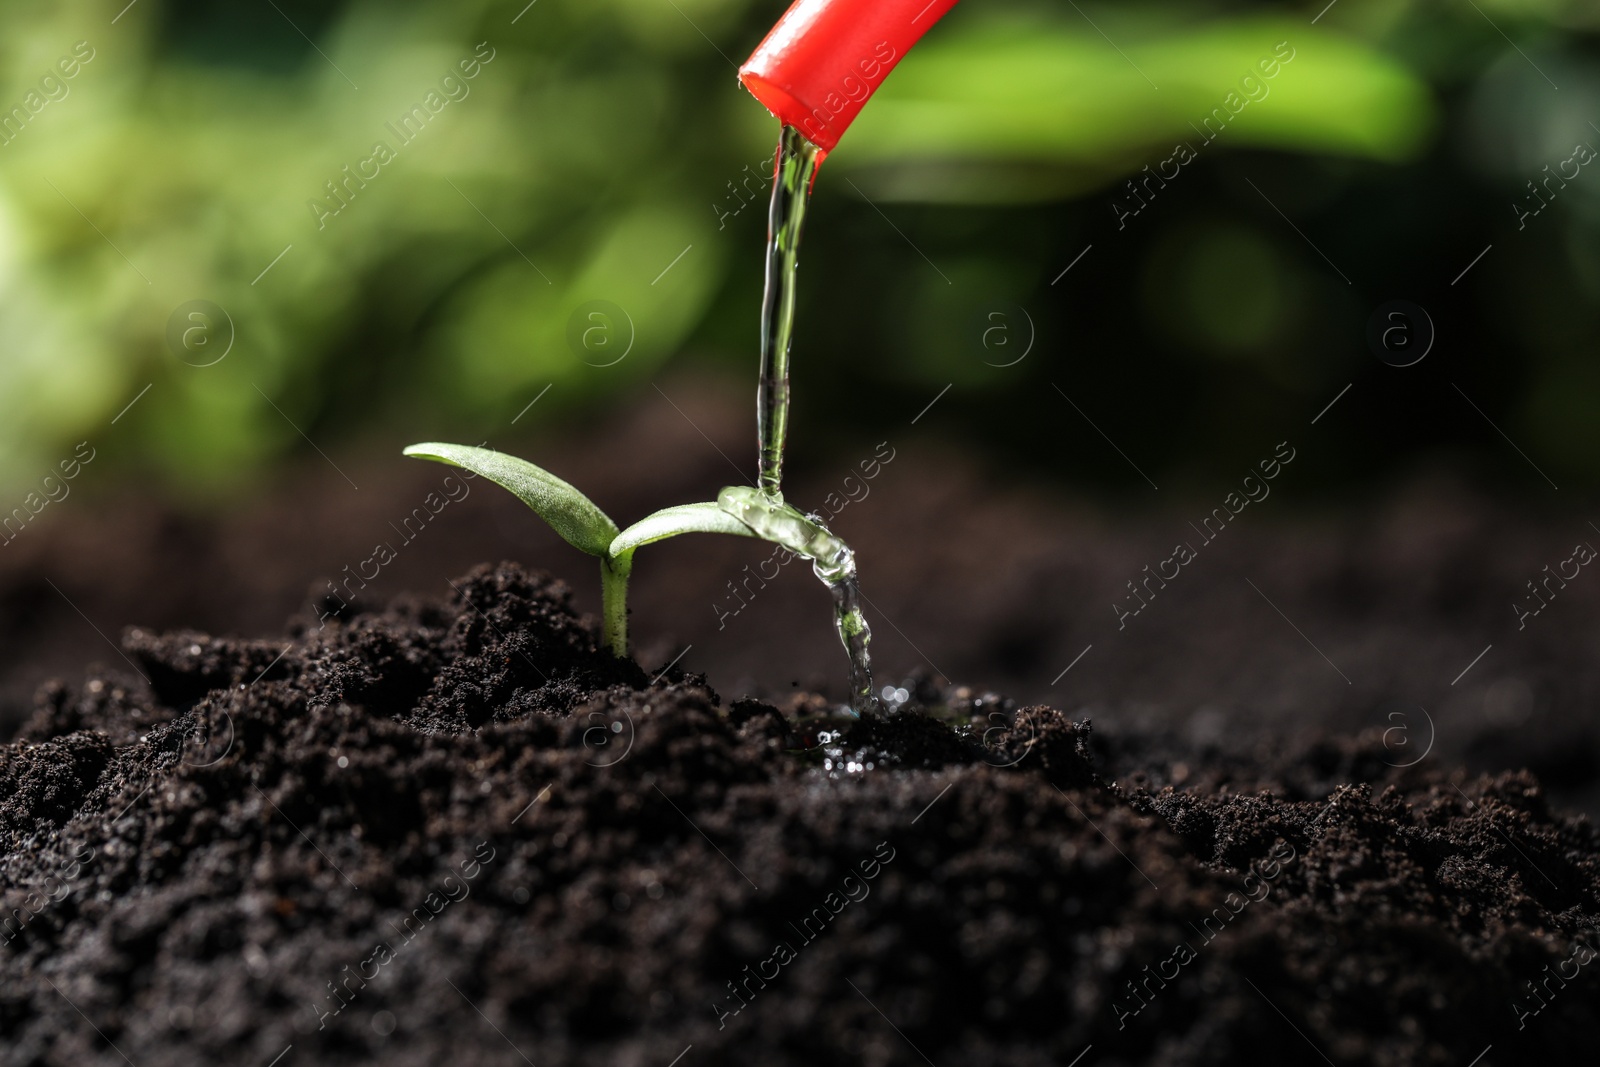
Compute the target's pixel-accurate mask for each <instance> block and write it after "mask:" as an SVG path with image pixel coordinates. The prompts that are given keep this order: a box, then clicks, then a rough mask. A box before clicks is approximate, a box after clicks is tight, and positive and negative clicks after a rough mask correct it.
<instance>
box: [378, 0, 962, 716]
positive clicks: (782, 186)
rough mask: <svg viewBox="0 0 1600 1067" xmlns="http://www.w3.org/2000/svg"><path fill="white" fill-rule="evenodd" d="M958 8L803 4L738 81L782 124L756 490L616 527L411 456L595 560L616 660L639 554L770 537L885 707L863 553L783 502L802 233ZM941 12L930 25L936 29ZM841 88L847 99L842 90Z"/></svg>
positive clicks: (536, 490)
mask: <svg viewBox="0 0 1600 1067" xmlns="http://www.w3.org/2000/svg"><path fill="white" fill-rule="evenodd" d="M955 2H956V0H927V2H924V0H796V2H795V3H794V5H793V6H792V7H791V8H790V9H789V11H788V13H787V14H785V15H784V17H783V19H782V20H780V22H779V23H778V25H777V26H776V27H774V28H773V31H772V32H771V33H770V34H768V36H767V38H766V40H764V41H762V43H761V44H760V46H759V47H757V49H756V51H755V53H754V54H753V55H752V56H751V57H750V59H749V60H748V61H747V62H746V63H745V65H744V66H743V67H741V68H740V70H739V77H740V79H741V80H742V81H743V82H744V85H745V87H746V88H748V89H749V90H750V91H751V93H752V94H754V95H755V97H756V98H757V99H759V100H760V101H761V102H762V103H763V104H765V105H766V106H767V108H768V110H770V111H772V113H773V114H774V115H776V116H777V117H778V119H779V120H780V121H781V123H782V127H781V132H780V134H779V141H778V152H777V156H776V158H775V159H774V161H773V184H772V205H771V208H770V209H769V212H768V216H767V265H766V266H767V271H766V273H767V285H766V293H765V296H764V297H763V300H762V307H761V384H760V390H759V393H758V399H757V405H756V432H757V436H758V438H759V441H760V446H761V456H760V458H761V465H760V474H759V477H758V479H757V486H756V487H748V486H733V487H729V488H726V489H724V490H722V492H721V493H720V494H718V496H717V502H716V503H714V504H709V503H708V504H684V505H681V506H679V507H672V508H667V509H665V510H663V511H658V512H656V513H655V514H654V515H651V516H649V517H648V518H645V519H643V520H641V521H640V522H637V523H635V524H634V525H632V526H630V527H628V528H627V529H626V530H618V529H617V524H616V523H614V522H612V521H611V519H610V517H609V516H607V515H606V513H605V512H603V511H601V510H600V509H599V508H598V507H596V506H595V503H594V501H592V500H590V499H589V498H588V497H586V496H584V495H583V494H582V493H580V492H578V490H577V489H575V488H573V487H572V486H571V485H568V484H567V483H566V482H564V481H562V480H561V479H560V478H557V477H556V476H555V475H553V474H551V473H550V472H549V471H547V470H544V469H542V468H540V467H536V466H534V465H533V464H532V463H529V462H527V461H526V460H522V459H518V458H517V457H515V456H508V455H506V454H504V453H502V452H493V451H490V450H489V449H486V448H472V447H470V446H467V445H443V444H421V445H412V446H411V447H410V448H408V449H406V455H408V456H416V457H417V458H419V459H431V460H434V461H436V462H439V463H448V464H451V465H453V466H456V467H461V468H464V469H466V470H470V471H472V472H474V473H475V474H479V475H482V476H483V477H485V478H487V479H489V480H490V481H491V482H494V483H496V484H497V485H501V486H504V487H505V488H506V489H509V490H510V491H511V492H513V493H515V494H516V495H517V497H518V498H519V499H521V500H522V502H523V503H525V504H527V505H528V506H529V507H530V508H532V509H533V510H534V512H536V513H537V514H538V515H539V517H540V518H542V519H544V521H545V522H547V523H549V524H550V526H551V528H553V529H554V530H555V531H556V533H558V534H560V535H561V536H562V537H563V538H565V539H566V541H567V543H568V544H570V545H572V546H573V547H574V548H576V549H578V550H579V551H581V552H587V553H588V554H589V555H591V556H598V557H599V559H600V591H601V601H602V617H603V619H604V630H603V637H602V639H603V641H604V642H605V644H606V647H608V648H609V649H610V650H611V651H612V653H613V654H615V655H617V656H619V657H622V656H626V655H627V654H628V578H629V576H630V575H631V574H632V573H633V554H634V553H635V552H637V551H638V550H639V549H640V548H642V547H644V546H645V545H648V544H652V543H654V542H656V541H661V540H665V539H666V538H668V537H676V536H678V535H679V534H686V533H721V534H735V535H737V536H741V537H759V538H762V539H763V540H766V541H770V542H772V543H773V544H776V545H779V546H781V547H783V548H785V549H787V550H789V551H790V552H793V553H794V554H795V555H797V556H800V557H802V558H804V559H809V560H810V561H811V566H812V570H814V571H815V572H816V575H817V577H818V578H819V579H821V580H822V582H823V584H825V585H826V586H827V587H828V591H829V592H830V593H831V594H832V595H833V602H834V611H835V623H836V625H837V627H838V630H839V638H840V640H841V641H843V642H844V646H845V650H846V652H848V653H849V656H850V707H851V709H852V710H853V711H854V712H855V713H856V714H857V715H865V716H870V715H872V714H873V712H874V711H875V709H876V708H877V699H876V698H875V697H874V695H873V692H872V662H871V658H870V656H869V655H868V645H869V643H870V642H871V640H872V631H871V630H870V629H869V628H868V626H867V620H866V616H865V615H863V614H862V611H861V603H860V601H861V590H860V586H859V585H858V583H857V581H856V562H855V553H853V552H852V551H851V550H850V546H849V545H847V544H845V543H844V542H843V541H841V540H840V539H839V538H837V537H835V536H834V535H833V534H832V533H831V532H830V531H829V530H828V529H827V528H826V527H825V526H823V525H822V523H821V521H820V520H818V519H817V518H816V517H815V516H809V515H803V514H801V513H800V512H799V511H797V510H796V509H795V508H793V507H792V506H790V505H789V504H787V503H785V502H784V499H783V490H782V485H783V452H784V446H785V443H786V438H787V435H788V425H789V349H790V345H791V342H792V339H793V336H794V316H795V293H796V281H797V274H798V268H799V249H800V235H801V232H802V230H803V229H804V227H805V217H806V206H807V203H808V201H809V198H810V195H811V188H812V185H813V184H814V182H815V180H816V176H817V168H818V167H820V166H821V164H822V160H823V159H824V158H825V157H826V156H827V154H828V152H829V151H831V150H832V149H833V147H834V146H835V145H837V144H838V141H839V137H840V136H841V135H842V134H843V133H844V131H845V129H846V128H847V127H848V126H849V125H850V123H851V122H852V121H853V120H854V118H855V116H856V114H857V113H858V112H859V111H860V110H861V108H862V106H863V105H865V103H866V101H867V98H868V97H869V96H871V95H872V92H873V91H874V89H875V88H876V86H877V85H879V84H881V83H882V80H883V78H885V77H887V76H888V73H889V71H890V70H892V69H893V68H894V65H895V64H896V63H898V62H899V60H900V58H901V57H902V56H904V55H905V53H906V51H907V50H908V49H909V48H910V47H911V46H912V45H914V44H915V43H916V42H917V40H918V39H919V38H920V37H921V36H922V35H923V34H924V33H925V32H927V29H928V27H929V26H931V25H933V23H934V22H936V21H938V19H939V18H940V17H941V16H943V15H944V13H945V12H946V11H948V10H949V9H950V8H951V7H952V6H953V5H954V4H955ZM930 11H931V12H933V18H932V19H926V16H927V15H928V14H929V12H930ZM925 19H926V21H924V20H925ZM919 23H920V25H919ZM869 40H878V41H879V43H878V44H877V45H876V46H875V48H873V50H872V54H871V55H864V54H863V53H862V47H861V46H862V42H865V41H869ZM858 74H859V75H860V77H859V78H858V77H857V75H858ZM861 78H865V79H866V81H865V83H863V82H862V81H861ZM840 85H843V86H844V91H845V92H847V93H848V94H849V100H843V99H842V98H840V97H839V94H838V93H837V92H836V91H835V88H836V87H837V86H840ZM852 86H854V87H855V88H852Z"/></svg>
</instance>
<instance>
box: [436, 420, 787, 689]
mask: <svg viewBox="0 0 1600 1067" xmlns="http://www.w3.org/2000/svg"><path fill="white" fill-rule="evenodd" d="M405 454H406V455H408V456H414V457H416V458H418V459H430V460H433V461H434V462H436V463H446V464H449V465H450V466H452V467H460V468H462V469H463V470H469V471H471V472H473V473H474V474H477V475H481V476H482V477H484V478H487V479H489V480H490V481H491V482H494V483H495V484H496V485H499V486H501V487H503V488H505V489H509V490H510V491H511V492H512V493H513V494H514V495H515V496H516V497H517V499H518V500H521V501H522V502H523V503H524V504H526V505H528V507H530V508H532V509H533V510H534V513H535V514H537V515H538V516H539V517H540V518H541V519H543V520H544V521H545V522H547V523H548V524H549V525H550V528H551V529H553V530H555V532H556V533H558V534H560V535H561V537H562V539H564V540H565V541H566V542H567V543H568V544H569V545H571V546H572V547H573V548H576V549H577V550H578V551H580V552H586V553H588V554H589V555H591V556H598V557H599V558H600V596H601V604H602V607H601V617H602V619H603V630H602V640H603V642H604V643H605V646H606V647H607V648H609V649H610V650H611V652H612V654H613V655H616V656H618V657H619V658H620V657H623V656H626V655H627V654H628V578H629V576H630V575H631V574H632V573H633V554H634V553H635V552H636V551H638V550H639V549H640V548H642V547H644V546H645V545H648V544H653V543H655V542H656V541H664V540H666V539H667V538H669V537H676V536H678V535H679V534H686V533H721V534H735V535H738V536H742V537H755V536H756V534H755V533H754V532H753V531H752V530H751V529H750V527H748V526H746V525H745V524H744V523H742V522H740V521H739V520H738V519H737V518H735V517H734V516H732V515H730V514H728V512H726V511H724V510H722V508H720V507H719V506H718V505H716V504H680V505H678V506H677V507H671V508H665V509H663V510H661V511H658V512H656V513H655V514H654V515H651V516H649V517H647V518H644V519H641V520H640V521H638V522H636V523H634V524H633V525H632V526H630V527H628V528H627V529H626V530H619V529H618V528H617V524H616V523H615V522H612V521H611V517H610V516H608V515H607V514H606V513H605V512H603V511H601V510H600V508H599V507H598V506H597V505H596V504H595V502H594V501H592V500H590V499H589V498H588V497H586V496H584V495H583V494H582V493H580V492H579V491H578V490H577V489H576V488H574V487H573V486H572V485H570V484H568V483H567V482H564V481H562V480H561V479H560V478H557V477H556V476H555V475H554V474H551V473H550V472H549V471H547V470H545V469H544V468H542V467H536V466H534V465H533V464H532V463H529V462H528V461H527V460H525V459H518V458H517V457H516V456H508V455H506V454H505V453H504V452H495V451H493V450H491V449H487V448H474V447H472V446H470V445H445V444H436V443H433V442H429V443H427V444H420V445H412V446H411V447H410V448H408V449H406V450H405Z"/></svg>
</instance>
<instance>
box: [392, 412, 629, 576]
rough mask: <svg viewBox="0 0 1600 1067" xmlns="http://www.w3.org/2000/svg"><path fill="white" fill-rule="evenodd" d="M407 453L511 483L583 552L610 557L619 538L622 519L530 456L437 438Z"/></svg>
mask: <svg viewBox="0 0 1600 1067" xmlns="http://www.w3.org/2000/svg"><path fill="white" fill-rule="evenodd" d="M405 454H406V455H408V456H414V457H416V458H417V459H431V460H433V461H434V462H436V463H446V464H449V465H450V466H452V467H460V468H462V469H463V470H469V471H471V472H473V473H474V474H477V475H481V476H482V477H484V478H487V479H489V480H490V481H491V482H494V483H495V484H496V485H499V486H503V487H504V488H506V489H509V490H510V491H511V492H512V493H514V494H516V496H517V499H519V500H521V501H522V502H523V503H524V504H526V505H528V506H529V507H530V508H532V509H533V510H534V511H535V512H536V513H537V514H538V516H539V517H540V518H541V519H543V520H544V521H545V522H547V523H549V524H550V528H551V529H553V530H555V532H556V533H558V534H560V535H561V536H562V537H564V538H566V540H567V543H568V544H570V545H572V547H574V548H576V549H578V550H579V551H580V552H587V553H589V555H591V556H599V557H600V558H601V559H606V558H607V553H608V551H609V550H610V548H611V542H612V541H613V540H615V539H616V536H617V524H616V523H614V522H612V521H611V519H610V518H609V517H607V515H606V513H605V512H603V511H601V510H600V509H599V508H598V507H596V506H595V504H594V501H592V500H590V499H589V498H588V497H586V496H584V495H583V494H582V493H580V492H578V490H576V489H574V488H573V487H572V486H570V485H568V484H567V483H566V482H564V481H562V480H561V479H560V478H557V477H556V476H555V475H553V474H551V473H550V472H549V471H547V470H545V469H543V468H542V467H536V466H534V465H533V464H532V463H529V462H528V461H527V460H525V459H518V458H517V457H516V456H508V455H506V454H505V453H504V452H495V451H492V450H490V449H487V448H474V447H472V446H471V445H444V444H438V443H435V442H431V441H430V442H428V443H426V444H420V445H412V446H411V447H410V448H408V449H406V451H405Z"/></svg>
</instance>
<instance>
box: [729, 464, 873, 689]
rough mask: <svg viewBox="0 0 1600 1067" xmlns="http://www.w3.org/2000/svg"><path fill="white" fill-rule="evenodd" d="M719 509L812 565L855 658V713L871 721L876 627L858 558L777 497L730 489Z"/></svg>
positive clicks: (816, 522)
mask: <svg viewBox="0 0 1600 1067" xmlns="http://www.w3.org/2000/svg"><path fill="white" fill-rule="evenodd" d="M717 506H718V507H719V508H721V509H722V510H723V511H726V512H727V513H728V514H730V515H732V516H733V517H734V518H736V519H738V520H739V521H740V522H742V523H744V524H745V525H746V526H748V527H750V529H751V530H752V531H754V532H755V534H756V535H757V536H759V537H761V538H762V539H764V540H767V541H771V542H772V543H773V544H777V545H782V546H783V547H784V548H787V549H788V550H789V551H790V552H793V553H794V554H795V555H797V556H801V557H803V558H805V559H809V560H810V561H811V569H812V571H813V572H814V573H815V574H816V576H817V578H818V579H819V580H821V582H822V584H824V585H826V586H827V587H828V591H829V592H830V593H831V594H832V595H833V609H834V625H835V627H837V629H838V631H839V640H840V641H841V642H843V644H844V648H845V652H846V653H848V654H849V656H850V710H851V711H853V712H855V714H856V715H857V716H861V717H871V716H872V715H874V714H875V713H876V712H877V710H878V698H877V695H876V694H875V693H874V692H873V691H872V652H871V645H872V627H870V626H868V625H867V617H866V615H865V614H863V613H862V611H861V586H860V583H859V582H858V581H857V579H856V554H855V553H854V552H852V551H851V550H850V546H849V545H847V544H845V543H844V542H843V541H841V540H839V538H837V537H835V536H834V535H833V533H832V532H831V531H829V530H828V528H827V527H826V526H823V525H822V523H821V522H820V521H819V520H818V519H817V518H816V517H815V516H809V515H802V514H800V512H798V511H796V510H795V509H794V508H793V507H791V506H790V505H788V504H785V503H784V502H783V497H782V495H780V494H777V493H767V492H763V491H761V490H759V489H751V488H750V487H749V486H729V487H728V488H726V489H724V490H723V491H722V492H721V493H719V494H717Z"/></svg>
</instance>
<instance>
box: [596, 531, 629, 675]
mask: <svg viewBox="0 0 1600 1067" xmlns="http://www.w3.org/2000/svg"><path fill="white" fill-rule="evenodd" d="M632 573H633V553H632V552H625V553H623V554H622V555H620V556H618V557H617V558H615V559H605V558H602V559H601V560H600V599H601V614H602V615H603V617H604V627H605V629H604V635H603V639H604V641H605V643H606V647H608V648H610V649H611V654H612V655H613V656H616V657H617V658H618V659H625V658H626V657H627V655H628V576H629V575H630V574H632Z"/></svg>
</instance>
